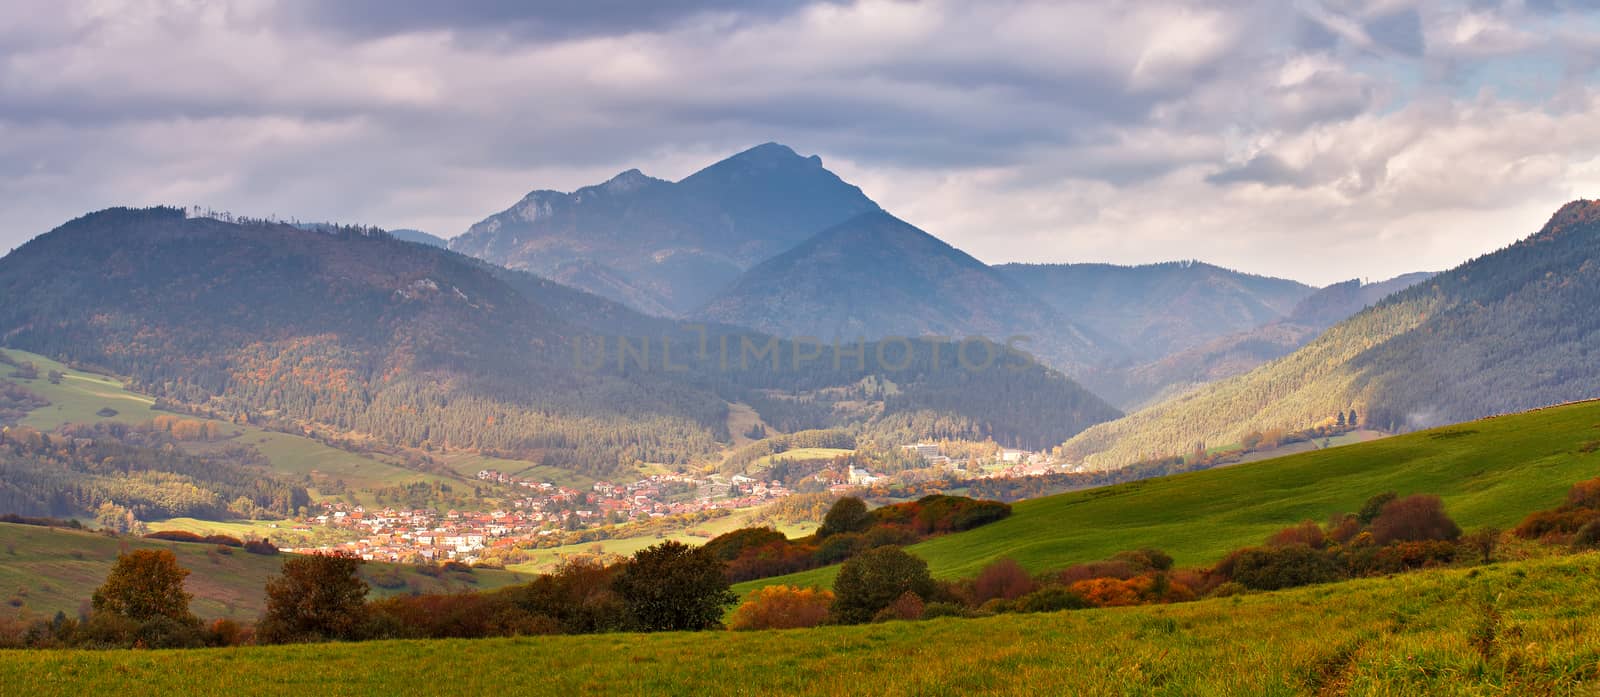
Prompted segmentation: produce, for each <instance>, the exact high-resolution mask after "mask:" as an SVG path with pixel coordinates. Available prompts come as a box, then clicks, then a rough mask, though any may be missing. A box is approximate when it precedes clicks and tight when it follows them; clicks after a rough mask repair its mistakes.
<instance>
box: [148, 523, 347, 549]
mask: <svg viewBox="0 0 1600 697" xmlns="http://www.w3.org/2000/svg"><path fill="white" fill-rule="evenodd" d="M294 525H295V524H294V522H292V521H288V520H281V521H272V520H226V521H223V520H200V519H198V518H168V519H166V520H153V521H150V522H147V523H145V527H147V528H149V529H150V532H158V531H165V530H180V531H183V532H192V533H194V534H196V535H230V536H233V537H237V538H239V539H241V540H246V539H250V538H252V537H256V538H263V539H269V540H272V541H273V543H275V544H277V545H278V546H280V547H294V548H301V547H320V546H322V545H334V544H338V543H340V542H349V541H351V540H355V539H358V538H360V537H361V531H359V530H350V529H345V528H335V527H330V526H315V527H313V528H312V529H311V531H310V532H297V531H295V530H294Z"/></svg>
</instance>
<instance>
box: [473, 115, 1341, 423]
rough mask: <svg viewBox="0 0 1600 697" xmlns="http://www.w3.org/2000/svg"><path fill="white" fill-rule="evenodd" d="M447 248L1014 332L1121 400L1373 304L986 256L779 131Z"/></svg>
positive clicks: (1226, 281)
mask: <svg viewBox="0 0 1600 697" xmlns="http://www.w3.org/2000/svg"><path fill="white" fill-rule="evenodd" d="M450 248H451V249H454V250H456V251H460V252H463V253H466V254H469V255H472V256H476V257H479V258H481V259H484V260H487V261H490V262H492V263H495V264H499V265H503V266H507V267H509V268H514V269H523V270H528V271H532V272H534V273H537V274H539V275H541V276H543V277H546V278H549V279H551V280H554V281H557V282H560V283H563V284H566V285H570V286H573V287H576V288H581V289H584V290H587V291H589V292H592V293H595V294H597V295H600V296H603V297H606V298H609V299H612V300H615V301H618V302H621V303H623V304H626V305H628V306H629V307H632V308H634V309H636V310H638V311H640V312H643V313H646V314H651V315H657V316H662V317H681V318H695V319H704V320H710V321H716V322H725V323H730V324H736V325H739V326H746V327H751V328H755V329H759V330H761V331H764V332H769V333H772V334H776V335H780V336H786V337H803V336H809V337H817V338H824V339H832V338H836V337H839V338H846V339H853V338H856V337H865V338H867V339H876V338H882V337H891V336H921V335H939V336H950V337H954V338H961V337H966V336H972V335H978V336H985V337H988V338H990V339H993V340H996V341H1004V340H1005V339H1006V338H1008V337H1021V338H1019V339H1016V343H1017V345H1018V346H1020V347H1022V348H1024V349H1025V350H1027V351H1030V352H1032V353H1033V354H1034V355H1036V356H1038V357H1039V358H1040V359H1041V360H1044V361H1045V362H1047V363H1048V364H1050V365H1052V366H1054V367H1056V368H1058V369H1060V370H1063V371H1065V372H1067V373H1068V374H1069V375H1072V376H1074V377H1075V378H1077V379H1080V380H1082V381H1083V382H1084V383H1085V384H1086V385H1088V386H1089V387H1090V388H1091V389H1092V390H1094V391H1095V392H1097V393H1099V394H1101V395H1102V396H1104V397H1106V398H1107V399H1109V400H1110V401H1111V402H1112V403H1115V404H1118V405H1123V406H1134V405H1139V404H1144V403H1147V402H1149V401H1151V400H1154V399H1159V398H1161V397H1164V396H1169V395H1172V394H1176V393H1180V392H1182V391H1183V390H1186V389H1190V388H1192V387H1194V386H1195V385H1197V384H1200V383H1203V382H1205V381H1207V380H1210V379H1216V378H1220V377H1226V376H1230V375H1235V374H1238V373H1240V372H1243V371H1245V370H1248V369H1250V368H1253V367H1255V366H1256V365H1259V364H1260V363H1262V362H1264V361H1266V360H1268V359H1270V358H1274V357H1277V356H1280V355H1283V354H1284V353H1287V352H1288V351H1290V350H1293V349H1294V348H1297V347H1298V346H1300V345H1301V344H1302V343H1304V342H1305V341H1308V340H1309V339H1310V338H1312V337H1313V336H1315V334H1316V332H1317V330H1320V329H1321V328H1325V327H1326V326H1328V325H1330V324H1332V322H1334V321H1337V320H1338V319H1342V318H1343V317H1344V316H1348V314H1349V313H1353V312H1355V311H1357V310H1359V309H1360V308H1361V307H1364V306H1365V305H1366V304H1368V303H1367V302H1362V303H1359V304H1356V305H1354V306H1348V304H1341V303H1339V302H1334V301H1332V300H1328V301H1317V302H1325V303H1326V304H1325V306H1324V308H1323V310H1322V313H1323V314H1322V315H1320V316H1318V317H1316V318H1315V321H1302V320H1291V319H1290V316H1291V315H1292V314H1294V313H1295V312H1296V311H1297V305H1298V304H1299V303H1301V302H1303V301H1306V302H1311V301H1313V298H1314V297H1315V296H1314V293H1315V292H1316V291H1317V290H1318V289H1316V288H1312V287H1310V286H1307V285H1304V284H1301V283H1298V282H1295V281H1290V280H1284V279H1279V278H1270V277H1265V276H1257V275H1252V274H1246V273H1241V272H1237V271H1232V270H1229V269H1224V268H1221V267H1217V266H1213V265H1210V264H1204V263H1197V262H1171V263H1165V264H1151V265H1145V266H1115V265H1110V264H1006V265H1001V266H997V267H988V266H986V265H985V264H983V263H982V262H980V261H978V260H977V259H974V258H973V257H971V256H970V255H968V254H966V253H964V252H962V251H960V250H958V249H955V248H954V247H951V246H950V245H948V244H946V243H944V242H942V241H940V240H939V239H937V238H936V237H934V236H933V235H930V234H928V233H927V232H924V231H922V230H919V229H917V228H916V227H915V226H913V225H911V224H909V223H906V222H904V221H901V220H899V219H896V218H894V217H893V216H891V215H889V214H888V213H885V212H884V211H882V210H881V209H880V208H879V207H878V205H877V204H876V203H873V202H872V201H871V200H870V199H868V198H867V197H866V196H865V195H864V194H862V193H861V191H860V190H859V189H858V188H856V187H854V186H852V185H850V184H849V183H847V182H844V181H843V180H841V179H839V177H837V176H836V175H834V174H833V173H832V172H829V171H828V170H827V169H825V168H823V167H822V164H821V161H820V159H818V158H816V157H810V158H807V157H801V156H800V155H798V154H796V153H795V152H794V151H793V150H792V149H790V148H788V147H786V146H783V145H778V144H775V143H768V144H765V145H761V146H758V147H755V148H752V149H750V150H747V151H744V152H742V153H739V154H737V155H734V156H732V157H729V158H727V159H725V160H723V161H721V162H718V163H716V164H714V165H711V166H710V167H707V168H705V169H704V170H701V171H700V172H697V173H696V174H694V175H692V176H690V177H687V178H685V179H684V180H682V181H680V182H676V183H673V182H667V181H663V180H660V179H654V178H651V177H648V176H645V175H644V174H642V173H640V172H639V171H638V170H629V171H627V172H624V173H622V174H620V175H618V176H617V177H615V178H613V179H612V180H611V181H609V182H606V183H604V184H600V185H597V186H591V187H585V188H582V189H579V190H577V191H575V192H572V193H570V194H568V193H560V192H553V191H544V190H541V191H535V192H533V193H530V194H528V196H527V197H525V198H524V199H523V200H522V201H521V202H519V203H518V204H517V205H516V206H513V207H512V208H510V209H508V210H506V211H504V212H501V213H498V214H495V215H493V216H490V217H489V218H487V219H485V220H484V221H482V222H480V223H477V224H475V225H473V226H472V228H471V229H470V230H468V231H467V233H466V234H463V235H461V236H460V237H457V238H456V239H454V240H452V241H451V242H450ZM1358 285H1359V284H1358ZM1329 292H1335V289H1330V291H1329ZM1338 292H1342V291H1338ZM1341 311H1342V312H1344V313H1345V314H1342V315H1341V314H1339V313H1340V312H1341ZM1253 332H1254V333H1253Z"/></svg>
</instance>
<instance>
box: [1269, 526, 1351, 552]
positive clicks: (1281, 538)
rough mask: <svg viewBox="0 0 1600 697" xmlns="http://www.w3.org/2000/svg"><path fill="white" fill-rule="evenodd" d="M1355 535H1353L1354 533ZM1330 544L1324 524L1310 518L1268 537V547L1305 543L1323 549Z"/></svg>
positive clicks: (1313, 547)
mask: <svg viewBox="0 0 1600 697" xmlns="http://www.w3.org/2000/svg"><path fill="white" fill-rule="evenodd" d="M1352 537H1353V535H1352ZM1327 544H1328V536H1327V535H1325V534H1323V532H1322V526H1320V525H1317V523H1316V521H1312V520H1308V521H1305V522H1303V523H1300V524H1299V525H1294V526H1291V527H1287V528H1284V529H1282V530H1279V531H1278V532H1277V533H1275V534H1274V535H1273V536H1272V537H1269V538H1267V546H1268V547H1288V546H1290V545H1305V546H1307V547H1310V548H1312V549H1322V548H1323V547H1326V546H1327Z"/></svg>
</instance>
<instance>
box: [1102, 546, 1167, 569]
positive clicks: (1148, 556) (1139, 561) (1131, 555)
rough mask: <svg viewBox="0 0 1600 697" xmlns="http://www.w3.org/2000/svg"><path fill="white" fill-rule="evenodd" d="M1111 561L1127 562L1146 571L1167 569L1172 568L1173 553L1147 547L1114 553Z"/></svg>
mask: <svg viewBox="0 0 1600 697" xmlns="http://www.w3.org/2000/svg"><path fill="white" fill-rule="evenodd" d="M1111 561H1114V562H1116V561H1121V562H1127V563H1129V564H1132V565H1133V566H1135V567H1138V568H1139V569H1141V570H1144V571H1166V570H1168V569H1171V568H1172V555H1170V554H1167V553H1166V552H1163V551H1161V550H1159V549H1148V548H1146V549H1137V550H1134V551H1131V552H1117V553H1116V554H1114V555H1112V557H1111Z"/></svg>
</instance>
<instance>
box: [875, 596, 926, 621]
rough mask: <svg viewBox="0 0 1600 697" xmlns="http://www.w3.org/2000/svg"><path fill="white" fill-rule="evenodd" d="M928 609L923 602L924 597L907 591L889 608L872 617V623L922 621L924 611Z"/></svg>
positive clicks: (890, 604)
mask: <svg viewBox="0 0 1600 697" xmlns="http://www.w3.org/2000/svg"><path fill="white" fill-rule="evenodd" d="M926 607H927V605H926V604H925V603H923V602H922V596H920V595H917V594H916V593H913V592H911V591H906V592H904V593H901V594H900V597H898V598H895V599H894V602H892V603H889V606H888V607H886V608H884V609H882V610H879V611H878V614H876V615H874V616H873V617H872V621H873V622H890V621H893V620H906V621H910V620H920V619H922V611H923V609H925V608H926Z"/></svg>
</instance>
